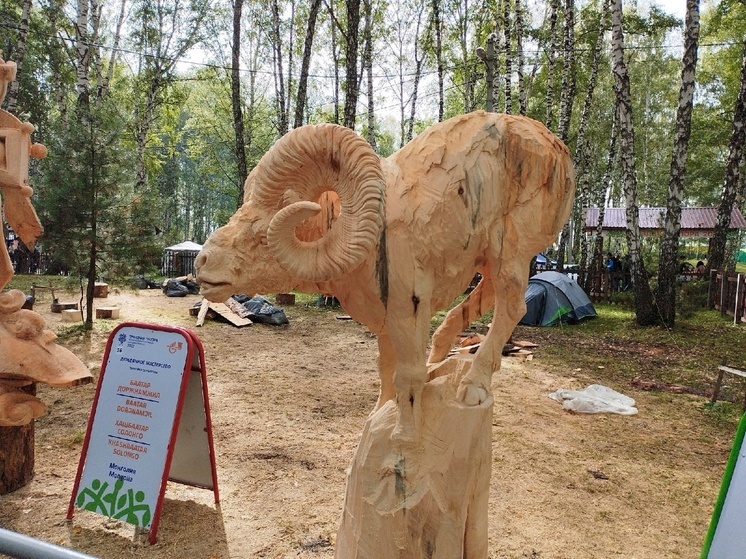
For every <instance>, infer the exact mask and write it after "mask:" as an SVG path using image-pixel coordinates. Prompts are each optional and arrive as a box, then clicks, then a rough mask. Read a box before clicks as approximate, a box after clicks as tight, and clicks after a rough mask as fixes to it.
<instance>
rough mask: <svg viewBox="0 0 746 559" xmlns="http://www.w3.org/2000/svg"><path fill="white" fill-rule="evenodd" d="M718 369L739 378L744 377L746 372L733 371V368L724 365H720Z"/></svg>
mask: <svg viewBox="0 0 746 559" xmlns="http://www.w3.org/2000/svg"><path fill="white" fill-rule="evenodd" d="M718 369H719V370H721V371H725V372H726V373H730V374H732V375H737V376H739V377H746V371H742V370H741V369H734V368H733V367H726V366H725V365H720V366H719V367H718Z"/></svg>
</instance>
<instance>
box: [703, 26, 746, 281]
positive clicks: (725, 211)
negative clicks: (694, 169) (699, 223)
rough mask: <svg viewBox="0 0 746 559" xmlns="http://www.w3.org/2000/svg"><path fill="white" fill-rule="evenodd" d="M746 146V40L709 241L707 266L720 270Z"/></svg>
mask: <svg viewBox="0 0 746 559" xmlns="http://www.w3.org/2000/svg"><path fill="white" fill-rule="evenodd" d="M744 143H746V41H744V43H743V57H742V61H741V86H740V89H739V92H738V97H737V98H736V104H735V107H734V109H733V124H732V127H731V136H730V144H729V147H728V159H727V162H726V166H725V177H724V179H723V193H722V196H721V198H720V206H719V207H718V219H717V224H716V226H715V231H714V232H713V235H712V238H711V239H710V247H709V251H708V254H707V255H708V260H707V266H708V268H710V269H715V270H720V269H722V268H723V266H724V264H725V263H726V257H725V247H726V242H727V239H728V228H729V227H730V217H731V212H732V211H733V205H734V203H735V201H736V196H737V195H738V190H739V184H740V180H741V169H740V165H741V161H742V160H743V157H744Z"/></svg>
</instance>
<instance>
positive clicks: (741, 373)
mask: <svg viewBox="0 0 746 559" xmlns="http://www.w3.org/2000/svg"><path fill="white" fill-rule="evenodd" d="M725 373H728V374H731V375H735V376H737V377H741V378H743V379H746V371H744V370H742V369H736V368H735V367H728V366H727V365H726V364H725V363H723V364H722V365H720V366H719V367H718V378H717V380H716V381H715V389H714V390H713V392H712V399H711V400H710V401H711V402H712V403H713V404H714V403H715V402H716V401H717V399H718V394H719V393H720V386H721V385H722V384H723V375H724V374H725ZM743 411H745V412H746V391H744V398H743Z"/></svg>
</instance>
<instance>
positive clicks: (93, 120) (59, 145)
mask: <svg viewBox="0 0 746 559" xmlns="http://www.w3.org/2000/svg"><path fill="white" fill-rule="evenodd" d="M123 129H124V119H123V117H122V115H121V114H120V113H119V112H118V108H117V103H116V101H115V100H114V99H111V100H108V99H104V100H101V101H100V102H98V103H95V104H92V105H90V106H89V107H88V109H87V110H86V109H83V110H82V111H81V112H80V113H79V114H78V118H76V119H72V120H70V121H69V122H68V123H67V124H63V123H58V125H57V127H56V128H55V129H54V130H53V133H52V134H50V136H51V137H50V139H49V140H48V146H47V147H48V150H49V156H48V157H47V159H45V160H44V161H43V164H42V170H43V177H42V179H41V181H40V187H39V189H38V193H39V203H38V208H37V210H38V213H39V215H40V218H41V220H42V223H43V225H44V227H45V235H44V237H43V239H42V243H43V247H44V250H45V251H46V252H47V253H48V254H51V255H52V256H53V258H54V260H55V262H56V264H57V266H59V267H61V268H62V269H65V270H68V271H69V272H70V273H71V274H72V275H73V276H75V277H87V273H88V266H89V262H90V258H91V257H94V258H95V259H96V261H97V262H98V275H99V276H100V277H104V276H106V275H108V274H111V275H122V274H126V273H128V272H134V271H141V270H144V269H146V267H147V265H148V264H149V263H152V261H153V257H154V250H153V244H152V226H151V225H150V224H151V223H152V221H150V220H149V216H148V215H147V212H144V211H143V207H144V206H145V204H144V200H145V198H146V197H147V193H145V192H138V193H135V192H133V191H132V190H131V182H129V183H128V179H127V173H128V171H129V170H130V169H131V168H132V163H131V160H129V159H128V158H129V154H128V152H127V151H126V150H124V149H123V146H122V143H121V142H120V137H121V135H122V132H123Z"/></svg>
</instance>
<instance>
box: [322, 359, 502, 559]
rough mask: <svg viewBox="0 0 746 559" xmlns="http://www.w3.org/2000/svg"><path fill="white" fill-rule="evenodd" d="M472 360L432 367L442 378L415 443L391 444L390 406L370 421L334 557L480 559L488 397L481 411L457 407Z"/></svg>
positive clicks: (429, 391)
mask: <svg viewBox="0 0 746 559" xmlns="http://www.w3.org/2000/svg"><path fill="white" fill-rule="evenodd" d="M470 357H471V356H459V357H456V358H452V359H448V360H446V361H444V362H443V363H441V364H439V365H438V366H439V367H440V369H438V370H437V371H436V372H435V374H437V375H445V376H438V377H437V378H435V379H433V380H431V381H430V382H428V383H427V384H426V385H425V389H424V391H423V394H422V403H423V410H422V413H423V427H422V429H421V433H420V434H419V435H420V436H419V437H418V438H417V439H416V440H414V441H397V440H395V439H392V433H393V431H394V428H395V426H396V420H397V410H396V405H395V404H394V402H393V401H389V402H387V403H386V404H385V405H384V406H382V407H381V408H380V409H379V410H377V411H376V412H375V413H374V414H373V415H371V416H370V417H369V418H368V421H367V422H366V424H365V428H364V430H363V435H362V438H361V441H360V444H359V446H358V448H357V450H356V452H355V457H354V458H353V461H352V465H351V468H350V473H349V476H348V479H347V494H346V496H345V505H344V510H343V512H342V520H341V524H340V527H339V531H338V533H337V543H336V550H335V555H334V556H335V558H337V559H425V558H427V559H455V558H459V559H461V558H463V559H486V557H487V513H488V500H489V484H490V472H491V463H492V398H491V397H490V398H488V399H487V400H486V401H485V402H484V403H483V404H481V405H479V406H464V405H462V404H460V403H458V402H457V401H456V390H457V389H458V383H459V380H460V379H461V377H462V376H463V375H464V374H465V373H466V371H468V368H469V365H470V363H471V361H470ZM436 367H437V366H436ZM432 375H433V373H431V376H432Z"/></svg>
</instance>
